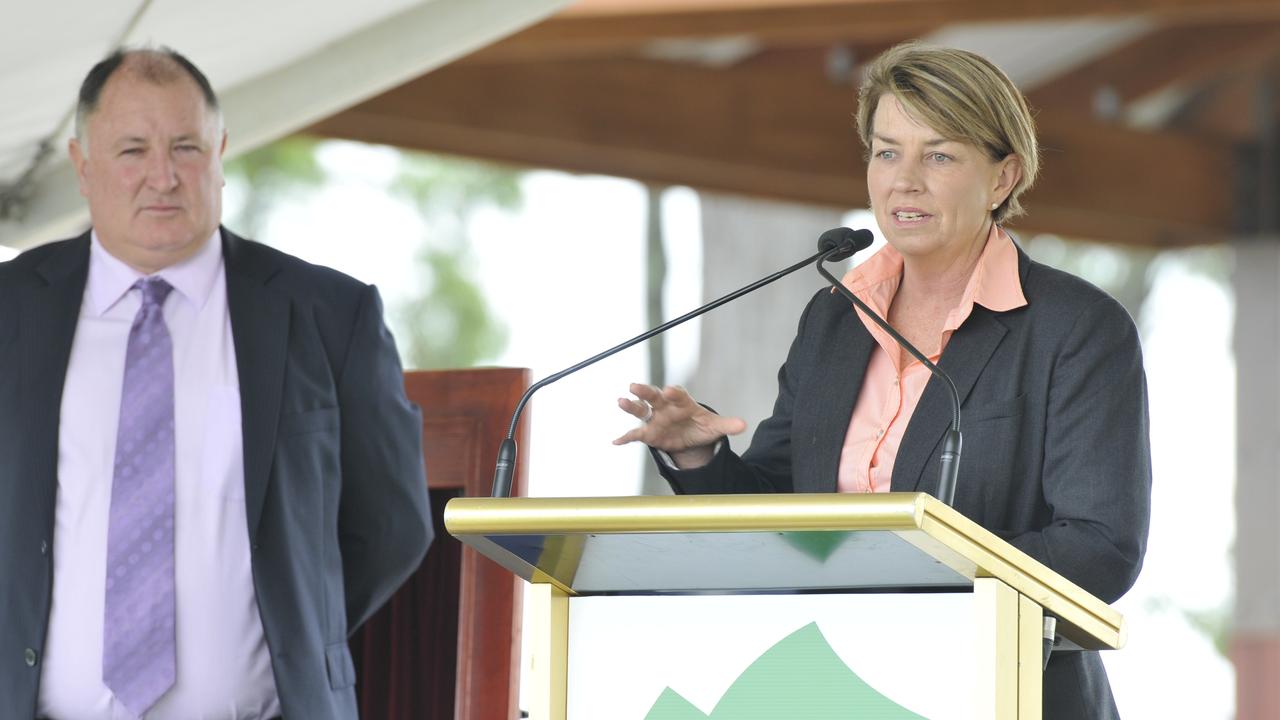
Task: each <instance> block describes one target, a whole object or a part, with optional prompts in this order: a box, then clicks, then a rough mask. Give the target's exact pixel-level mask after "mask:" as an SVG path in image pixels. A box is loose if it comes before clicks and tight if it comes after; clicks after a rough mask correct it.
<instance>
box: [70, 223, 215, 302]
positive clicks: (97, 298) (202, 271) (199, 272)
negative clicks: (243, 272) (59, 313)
mask: <svg viewBox="0 0 1280 720" xmlns="http://www.w3.org/2000/svg"><path fill="white" fill-rule="evenodd" d="M221 271H222V242H221V233H220V232H219V231H218V230H214V231H213V235H212V236H211V237H210V238H209V239H208V240H207V241H206V242H205V243H204V244H203V245H201V246H200V249H199V250H197V251H196V254H195V255H192V256H191V257H189V258H187V259H186V260H183V261H182V262H180V263H178V264H177V265H172V266H170V267H167V268H164V269H163V270H160V271H159V272H156V273H153V274H154V275H157V276H159V277H162V278H164V279H165V281H166V282H168V283H169V284H170V285H172V286H173V289H174V290H175V291H176V292H177V293H178V294H180V295H181V296H182V297H185V298H186V299H187V300H188V301H189V302H191V303H192V304H193V305H195V307H196V308H197V309H200V308H203V307H204V304H205V302H206V301H208V299H209V295H210V294H211V293H212V292H213V284H214V282H216V281H217V279H218V277H219V274H220V273H221ZM144 277H148V276H147V275H144V274H143V273H140V272H138V271H137V270H135V269H133V268H132V267H129V265H127V264H126V263H125V262H124V261H123V260H120V259H119V258H117V257H116V256H114V255H112V254H111V253H109V252H107V249H106V248H105V247H103V246H102V242H101V241H100V240H99V239H98V231H97V230H94V231H93V232H92V233H91V240H90V247H89V280H88V283H87V284H86V285H85V309H86V310H87V311H88V312H89V313H90V314H91V315H96V316H101V315H103V314H104V313H106V312H107V311H108V310H110V309H111V308H112V307H113V306H115V304H116V303H118V302H120V299H121V298H123V297H124V296H125V294H126V293H128V292H129V290H130V289H131V288H133V285H134V283H136V282H137V281H138V280H140V279H142V278H144Z"/></svg>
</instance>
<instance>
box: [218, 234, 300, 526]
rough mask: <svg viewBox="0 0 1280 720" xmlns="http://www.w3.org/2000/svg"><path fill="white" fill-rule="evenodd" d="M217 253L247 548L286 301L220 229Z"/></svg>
mask: <svg viewBox="0 0 1280 720" xmlns="http://www.w3.org/2000/svg"><path fill="white" fill-rule="evenodd" d="M222 254H223V258H224V260H225V262H226V275H227V306H228V309H229V310H230V313H231V335H232V337H233V339H234V340H235V352H236V374H237V375H238V376H239V378H240V414H241V420H240V427H241V431H242V433H243V439H244V493H245V510H246V513H247V515H248V523H249V541H250V542H251V543H252V542H256V540H257V535H258V523H259V520H260V519H261V518H262V506H263V502H264V500H265V497H266V491H267V481H268V478H269V475H270V472H271V458H272V455H273V454H274V452H275V441H276V429H277V425H278V424H279V419H280V398H281V393H282V392H283V388H284V368H285V356H286V350H287V347H288V339H289V301H288V299H287V298H285V297H283V296H281V295H279V294H277V293H275V292H272V290H271V288H270V286H269V283H270V281H271V279H272V277H274V276H275V274H276V272H277V271H278V270H279V268H278V267H277V266H276V265H275V264H274V263H272V262H270V260H269V258H267V257H264V255H263V254H261V253H258V252H254V248H253V246H251V245H249V244H248V243H247V242H246V241H244V240H242V239H240V238H238V237H236V236H235V235H234V234H232V233H231V232H229V231H228V230H226V229H225V228H223V230H222Z"/></svg>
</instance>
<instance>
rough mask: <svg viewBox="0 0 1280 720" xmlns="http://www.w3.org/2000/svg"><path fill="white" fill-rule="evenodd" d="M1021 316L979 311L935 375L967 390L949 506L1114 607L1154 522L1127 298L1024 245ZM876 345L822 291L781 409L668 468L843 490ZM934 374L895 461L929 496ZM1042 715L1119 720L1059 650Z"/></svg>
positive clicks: (697, 483) (944, 417)
mask: <svg viewBox="0 0 1280 720" xmlns="http://www.w3.org/2000/svg"><path fill="white" fill-rule="evenodd" d="M1018 267H1019V273H1020V275H1021V278H1022V289H1023V294H1024V295H1025V296H1026V298H1027V305H1026V306H1025V307H1022V308H1019V309H1016V310H1011V311H1009V312H991V311H989V310H987V309H986V308H983V307H981V306H977V305H975V306H974V308H973V312H972V314H971V315H970V316H969V318H968V319H967V320H966V321H965V323H964V324H963V325H962V326H961V327H960V328H959V329H958V330H956V332H955V333H954V334H953V335H952V337H951V340H950V342H949V343H948V344H947V348H946V350H945V351H944V352H943V354H942V359H941V360H940V362H939V366H940V367H941V368H942V369H944V370H946V371H947V373H948V374H949V375H950V376H951V378H952V380H953V381H954V382H955V383H956V386H957V389H958V390H959V392H960V399H961V403H962V412H963V417H962V420H961V431H962V432H963V433H964V448H963V455H962V460H961V463H960V475H959V480H958V483H957V487H956V497H955V507H956V509H957V510H959V511H960V512H962V513H964V514H965V515H967V516H968V517H970V518H972V519H973V520H975V521H976V522H978V523H979V524H981V525H982V526H983V527H985V528H987V529H988V530H991V531H992V532H994V533H996V534H997V535H999V536H1000V537H1002V538H1004V539H1005V540H1007V541H1009V542H1010V543H1012V544H1013V545H1014V546H1015V547H1017V548H1018V549H1020V550H1022V551H1024V552H1026V553H1027V554H1029V555H1030V556H1031V557H1033V558H1035V559H1036V560H1039V561H1040V562H1042V563H1044V564H1045V565H1047V566H1048V567H1050V568H1052V569H1053V570H1055V571H1056V572H1058V573H1060V574H1062V575H1063V576H1065V577H1066V578H1067V579H1069V580H1071V581H1072V582H1075V583H1077V584H1078V585H1080V586H1081V587H1083V588H1084V589H1085V590H1088V591H1089V592H1091V593H1093V594H1094V595H1096V596H1098V597H1099V598H1101V599H1102V600H1104V601H1106V602H1114V601H1115V600H1117V599H1118V598H1119V597H1120V596H1121V595H1123V594H1124V593H1125V592H1126V591H1127V590H1128V589H1129V588H1130V587H1131V586H1132V585H1133V582H1134V580H1135V579H1136V578H1137V576H1138V570H1139V569H1140V568H1141V566H1142V557H1143V553H1144V552H1145V550H1146V540H1147V528H1148V525H1149V520H1150V513H1151V457H1150V455H1151V453H1150V447H1149V442H1148V431H1147V394H1146V376H1145V374H1144V372H1143V368H1142V353H1141V350H1140V348H1139V346H1138V334H1137V330H1136V328H1135V327H1134V325H1133V321H1132V320H1131V319H1130V318H1129V315H1128V314H1127V313H1126V312H1125V310H1124V308H1122V307H1121V306H1120V305H1119V303H1117V302H1116V301H1115V300H1113V299H1111V298H1110V297H1109V296H1107V295H1106V294H1105V293H1103V292H1102V291H1101V290H1098V289H1097V288H1095V287H1093V286H1092V285H1089V284H1088V283H1086V282H1084V281H1083V280H1080V279H1078V278H1076V277H1074V276H1071V275H1069V274H1067V273H1064V272H1061V271H1059V270H1055V269H1053V268H1050V267H1048V266H1045V265H1042V264H1040V263H1037V262H1034V261H1032V260H1031V259H1030V258H1028V257H1027V256H1026V254H1025V253H1023V252H1022V250H1021V249H1019V251H1018ZM874 347H875V340H874V339H872V337H871V334H870V333H868V332H867V331H866V329H865V328H864V327H863V325H862V323H861V321H860V320H859V319H858V318H857V316H856V314H855V313H854V312H853V310H852V308H851V307H850V305H849V302H848V301H847V300H844V299H843V298H841V297H840V296H839V295H835V294H833V293H831V292H830V290H829V289H826V290H821V291H819V292H818V293H817V294H816V295H815V296H814V297H813V299H812V300H811V301H810V302H809V305H808V307H807V308H805V311H804V314H803V315H802V316H801V318H800V327H799V331H798V332H797V334H796V339H795V341H794V342H793V344H792V346H791V350H790V353H789V354H788V355H787V360H786V363H785V364H784V365H783V366H782V369H781V370H779V372H778V399H777V401H776V403H775V405H774V409H773V415H772V416H771V417H770V418H769V419H767V420H765V421H764V422H762V423H761V424H760V426H759V427H758V428H757V430H756V433H755V436H754V437H753V438H752V441H751V447H750V449H748V450H747V451H746V452H745V453H743V454H742V456H741V457H739V456H738V455H736V454H734V453H733V452H732V451H730V450H728V443H724V444H723V445H722V449H721V451H720V452H719V453H717V455H716V457H715V458H714V459H713V460H712V462H711V463H710V464H709V465H707V466H706V467H703V468H699V469H697V470H691V471H673V470H669V469H667V468H666V467H665V466H664V465H663V464H662V463H659V467H660V468H662V469H663V474H664V476H665V477H666V478H667V480H668V481H669V482H670V483H671V486H672V487H673V488H674V489H675V491H676V492H678V493H723V492H732V493H758V492H834V491H835V490H836V472H837V466H838V463H839V459H840V452H841V448H842V446H843V443H844V437H845V432H846V430H847V429H848V426H849V417H850V416H851V415H852V414H853V406H854V402H855V401H856V399H857V396H858V391H859V388H861V386H862V379H863V373H864V372H865V371H866V366H867V362H868V360H869V359H870V357H871V352H872V350H873V348H874ZM948 394H949V393H948V392H947V390H946V388H945V387H944V386H943V385H942V384H940V383H938V382H937V381H936V380H933V379H930V381H929V383H928V385H926V387H925V390H924V394H923V395H922V396H921V398H920V403H919V405H918V406H917V407H916V410H915V413H914V414H913V415H912V417H911V421H910V423H909V424H908V426H907V431H906V434H905V435H904V437H903V439H902V444H901V447H900V448H899V450H898V456H897V458H896V460H895V461H894V468H893V479H892V490H894V491H906V492H916V491H919V492H927V493H936V492H937V485H938V463H939V460H938V456H939V451H940V448H941V442H942V438H943V435H944V433H945V431H946V429H947V426H948V425H949V424H950V421H951V402H950V399H949V398H948ZM1044 709H1045V717H1046V718H1064V719H1068V718H1069V719H1070V720H1082V719H1084V718H1110V717H1116V715H1117V713H1116V710H1115V703H1114V701H1113V700H1112V697H1111V688H1110V685H1109V684H1108V683H1107V677H1106V672H1105V670H1104V669H1103V666H1102V661H1101V659H1100V658H1099V657H1098V654H1097V653H1094V652H1085V653H1060V654H1056V655H1054V656H1053V659H1052V660H1051V661H1050V663H1049V668H1048V670H1047V671H1046V673H1045V683H1044Z"/></svg>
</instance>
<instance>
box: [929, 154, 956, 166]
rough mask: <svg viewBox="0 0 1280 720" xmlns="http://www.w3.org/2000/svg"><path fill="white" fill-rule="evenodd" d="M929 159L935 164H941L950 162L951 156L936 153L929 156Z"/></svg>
mask: <svg viewBox="0 0 1280 720" xmlns="http://www.w3.org/2000/svg"><path fill="white" fill-rule="evenodd" d="M929 159H930V160H932V161H934V162H935V163H939V164H941V163H944V162H947V161H948V160H950V159H951V157H950V156H949V155H944V154H942V153H934V154H932V155H930V156H929Z"/></svg>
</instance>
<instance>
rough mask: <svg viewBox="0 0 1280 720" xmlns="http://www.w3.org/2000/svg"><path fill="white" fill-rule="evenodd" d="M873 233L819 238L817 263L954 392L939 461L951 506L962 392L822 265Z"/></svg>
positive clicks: (941, 489) (942, 489)
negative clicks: (824, 251) (824, 250)
mask: <svg viewBox="0 0 1280 720" xmlns="http://www.w3.org/2000/svg"><path fill="white" fill-rule="evenodd" d="M862 233H866V237H867V240H866V242H863V240H862V238H861V237H860V235H861V234H862ZM870 238H871V233H870V231H867V230H857V231H854V230H850V229H849V228H835V229H833V230H828V231H826V232H824V233H822V236H821V237H819V238H818V250H819V255H820V256H821V257H820V259H819V260H818V264H817V267H818V273H819V274H821V275H822V277H824V278H826V279H827V282H829V283H831V286H832V287H834V288H835V289H836V291H837V292H839V293H840V294H841V295H843V296H845V298H846V299H848V300H849V301H851V302H852V303H853V304H854V305H855V306H856V307H857V308H858V309H859V310H861V311H862V312H864V313H866V315H867V317H869V318H871V319H872V320H874V321H875V323H876V324H877V325H879V326H880V327H881V328H883V329H884V331H885V332H887V333H889V336H890V337H892V338H893V339H894V340H895V341H897V343H898V345H900V346H902V348H903V349H904V350H906V351H907V352H908V353H910V354H911V356H912V357H914V358H915V359H916V360H919V361H920V363H921V364H922V365H924V366H925V367H927V368H929V372H931V373H933V374H934V375H935V376H936V377H939V378H941V379H942V381H943V382H945V383H946V384H947V389H949V390H950V391H951V409H952V416H951V427H950V428H949V429H948V430H947V434H946V436H945V438H944V439H943V441H942V455H941V456H940V458H939V462H940V465H941V469H940V472H939V477H938V499H939V500H941V501H942V502H944V503H946V504H947V506H948V507H950V506H952V505H953V504H954V503H955V499H956V476H957V475H958V474H959V473H960V448H961V446H962V445H963V438H962V437H961V436H960V393H959V392H958V391H957V390H956V384H955V383H954V382H952V381H951V378H950V376H948V375H947V374H946V373H945V372H943V371H942V368H940V367H938V366H937V365H934V364H933V362H931V361H930V360H929V358H927V357H925V356H924V353H922V352H920V351H919V350H917V349H916V347H915V346H914V345H912V344H911V343H909V342H907V339H906V338H904V337H902V335H900V334H898V331H897V330H894V329H893V327H892V326H891V325H889V323H887V322H885V320H884V319H883V318H881V317H880V316H879V315H877V314H875V313H874V312H873V311H872V310H871V308H869V307H867V305H866V303H864V302H862V301H861V300H859V299H858V296H857V295H854V294H853V293H852V292H850V290H849V288H847V287H845V286H844V284H843V283H841V282H840V281H839V280H837V279H836V278H835V277H834V276H832V274H831V273H830V272H827V269H826V268H825V267H823V266H822V264H823V263H824V262H826V261H828V260H843V259H845V258H847V257H849V256H850V255H853V254H854V253H855V252H858V251H859V250H862V249H863V248H865V247H867V245H869V244H871V241H870ZM824 248H827V253H826V254H823V252H822V250H823V249H824Z"/></svg>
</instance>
